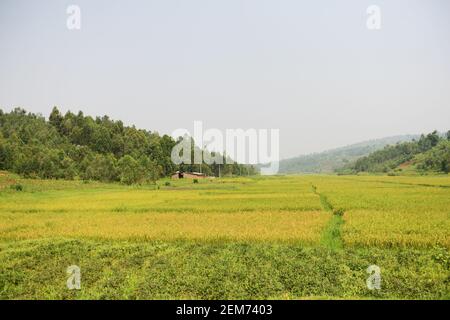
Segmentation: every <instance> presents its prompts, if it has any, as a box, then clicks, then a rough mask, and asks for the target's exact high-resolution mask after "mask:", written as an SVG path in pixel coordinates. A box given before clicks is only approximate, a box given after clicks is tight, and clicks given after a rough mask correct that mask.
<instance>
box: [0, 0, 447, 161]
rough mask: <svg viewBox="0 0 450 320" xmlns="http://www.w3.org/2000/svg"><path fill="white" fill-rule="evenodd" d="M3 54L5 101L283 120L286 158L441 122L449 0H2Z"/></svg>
mask: <svg viewBox="0 0 450 320" xmlns="http://www.w3.org/2000/svg"><path fill="white" fill-rule="evenodd" d="M70 4H76V5H79V6H80V8H81V14H82V16H81V17H82V24H81V30H80V31H69V30H68V29H67V28H66V19H67V14H66V8H67V6H68V5H70ZM371 4H376V5H378V6H379V7H380V8H381V14H382V16H381V18H382V20H381V26H382V28H381V30H377V31H370V30H368V29H367V27H366V19H367V14H366V8H367V7H368V6H369V5H371ZM0 52H1V53H0V57H1V58H0V108H3V109H4V110H10V109H11V108H12V107H14V106H21V107H24V108H26V109H27V110H29V111H32V112H40V113H42V114H44V115H45V116H48V114H49V112H50V111H51V108H52V107H53V106H54V105H57V106H58V107H60V108H61V109H62V110H64V111H65V110H68V109H70V110H72V111H77V110H79V109H82V110H83V111H84V112H85V114H90V115H93V116H96V115H103V114H108V115H109V116H111V117H112V118H114V119H121V120H123V121H124V122H125V123H127V124H135V125H136V126H137V127H141V128H146V129H150V130H157V131H159V132H161V133H169V134H170V133H171V132H172V131H174V130H175V129H177V128H187V129H189V130H191V129H192V128H193V121H194V120H202V121H203V122H204V127H205V128H220V129H225V128H243V129H246V128H256V129H259V128H278V129H280V136H281V147H280V150H281V156H282V158H286V157H289V156H295V155H298V154H304V153H309V152H315V151H321V150H325V149H329V148H332V147H337V146H341V145H346V144H349V143H354V142H358V141H361V140H366V139H372V138H380V137H384V136H390V135H396V134H404V133H421V132H429V131H431V130H433V129H438V130H442V131H443V130H448V129H450V1H446V0H427V1H425V0H420V1H419V0H389V1H375V0H372V1H365V0H352V1H345V0H344V1H343V0H340V1H339V0H335V1H331V0H316V1H299V0H289V1H286V0H280V1H275V0H272V1H267V0H251V1H249V0H223V1H217V0H216V1H213V0H189V1H187V0H185V1H181V0H160V1H136V0H129V1H113V0H108V1H106V0H104V1H99V0H88V1H80V0H73V1H57V0H52V1H50V0H40V1H27V0H1V1H0Z"/></svg>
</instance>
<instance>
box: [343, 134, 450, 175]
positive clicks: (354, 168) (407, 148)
mask: <svg viewBox="0 0 450 320" xmlns="http://www.w3.org/2000/svg"><path fill="white" fill-rule="evenodd" d="M402 166H403V167H404V168H405V167H413V168H414V169H415V170H417V171H419V172H420V171H422V172H424V171H434V172H443V173H448V172H449V170H450V131H448V132H447V134H446V135H440V134H439V133H438V132H437V131H434V132H432V133H430V134H427V135H421V136H420V138H419V139H418V140H414V141H412V142H404V143H398V144H395V145H389V146H386V147H385V148H383V149H382V150H378V151H375V152H373V153H371V154H370V155H368V156H365V157H362V158H360V159H358V160H356V161H355V162H354V163H352V164H349V165H347V166H346V167H344V168H343V169H341V170H339V172H341V173H358V172H373V173H376V172H392V171H402V170H403V169H402V168H401V167H402Z"/></svg>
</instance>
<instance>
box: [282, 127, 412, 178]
mask: <svg viewBox="0 0 450 320" xmlns="http://www.w3.org/2000/svg"><path fill="white" fill-rule="evenodd" d="M419 137H420V135H397V136H391V137H386V138H381V139H374V140H368V141H363V142H359V143H355V144H351V145H348V146H344V147H340V148H336V149H331V150H327V151H324V152H319V153H313V154H308V155H301V156H298V157H294V158H290V159H285V160H281V161H280V168H279V173H281V174H292V173H329V172H334V171H335V170H336V169H339V168H342V167H343V166H345V165H346V164H348V163H350V162H353V161H355V160H357V159H359V158H361V157H364V156H367V155H369V154H370V153H372V152H374V151H377V150H380V149H383V148H384V147H385V146H387V145H392V144H396V143H399V142H407V141H412V140H413V139H418V138H419Z"/></svg>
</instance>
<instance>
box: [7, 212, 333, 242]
mask: <svg viewBox="0 0 450 320" xmlns="http://www.w3.org/2000/svg"><path fill="white" fill-rule="evenodd" d="M328 219H329V216H328V215H327V214H323V213H321V212H301V213H295V212H280V211H271V212H258V211H255V212H236V213H228V212H227V213H221V212H204V213H195V212H194V213H187V212H180V213H172V212H165V213H154V212H146V213H129V212H80V211H71V212H61V213H56V212H49V213H2V214H1V222H0V235H1V236H0V237H1V238H3V239H6V240H8V239H40V238H58V237H66V238H76V239H87V238H93V239H127V240H130V239H133V240H139V239H141V240H177V239H191V240H192V239H195V240H206V241H209V240H238V241H241V240H243V241H254V240H255V241H258V240H263V241H277V240H279V241H291V242H302V243H305V244H314V243H317V242H318V241H319V239H320V235H321V232H322V230H323V228H324V226H325V224H326V223H327V221H328Z"/></svg>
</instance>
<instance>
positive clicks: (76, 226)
mask: <svg viewBox="0 0 450 320" xmlns="http://www.w3.org/2000/svg"><path fill="white" fill-rule="evenodd" d="M33 182H35V181H33ZM47 183H48V182H47ZM76 183H78V182H74V184H76ZM160 184H161V183H160ZM27 187H28V185H27V184H26V185H25V191H23V192H4V193H3V194H1V196H0V199H2V201H1V202H0V238H3V239H36V238H48V237H53V238H55V237H70V238H95V239H98V238H100V239H151V240H174V239H197V240H217V239H228V240H245V241H247V240H248V241H253V240H256V241H257V240H267V241H272V240H279V241H299V242H302V243H309V244H312V243H317V242H318V241H319V239H320V237H321V232H322V230H323V229H324V227H325V225H326V224H327V221H328V219H329V214H325V213H324V212H322V211H321V205H320V201H319V199H318V197H317V196H316V195H314V194H313V193H312V192H311V190H310V185H309V183H308V181H306V180H302V179H300V180H299V179H286V178H278V179H250V178H242V179H216V180H211V181H210V180H207V181H206V180H205V181H201V183H199V184H193V183H192V180H183V181H171V184H170V186H165V185H164V184H162V185H161V186H160V188H159V189H158V188H149V186H142V187H121V186H117V185H116V186H103V185H101V184H97V185H93V186H92V187H91V188H88V187H82V188H80V189H75V190H74V189H69V190H58V189H57V188H56V189H52V188H51V187H49V186H46V187H47V189H44V190H43V191H38V192H35V191H33V190H34V189H32V192H27V190H26V189H27Z"/></svg>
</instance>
